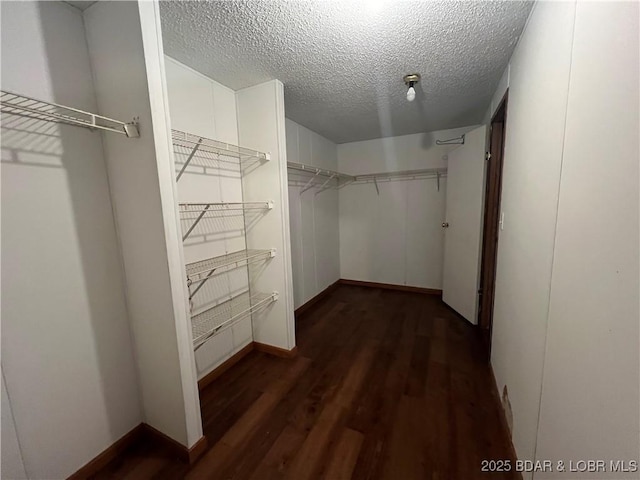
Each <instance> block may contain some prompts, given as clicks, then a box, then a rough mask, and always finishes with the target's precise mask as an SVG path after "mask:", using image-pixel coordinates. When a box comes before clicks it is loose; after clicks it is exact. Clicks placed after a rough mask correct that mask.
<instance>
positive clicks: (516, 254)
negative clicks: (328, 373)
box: [492, 2, 575, 459]
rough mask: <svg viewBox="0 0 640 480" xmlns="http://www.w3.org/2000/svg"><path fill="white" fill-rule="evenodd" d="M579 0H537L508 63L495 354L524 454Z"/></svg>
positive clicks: (529, 449) (535, 401) (531, 443)
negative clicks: (556, 0) (551, 0)
mask: <svg viewBox="0 0 640 480" xmlns="http://www.w3.org/2000/svg"><path fill="white" fill-rule="evenodd" d="M574 10H575V5H574V4H572V3H546V2H541V3H538V4H536V5H535V6H534V7H533V13H532V14H531V16H530V18H529V22H528V24H527V27H526V29H525V31H524V33H523V35H522V37H521V39H520V42H519V44H518V46H517V47H516V50H515V52H514V54H513V56H512V58H511V61H510V64H509V103H508V111H507V129H506V139H505V147H504V155H505V157H504V167H503V180H502V198H501V210H502V212H504V230H503V231H501V232H500V236H499V240H498V259H497V272H496V293H495V303H494V317H493V340H492V363H493V369H494V372H495V375H496V379H497V382H498V386H499V388H500V391H502V387H503V385H505V384H506V385H507V387H508V391H509V398H510V402H511V406H512V409H513V417H514V422H513V443H514V446H515V448H516V451H517V453H518V456H519V457H520V458H524V459H532V458H533V456H534V451H535V443H536V431H537V421H538V412H539V406H540V389H541V385H542V366H543V358H544V348H545V338H546V330H547V313H548V304H549V294H550V283H551V262H552V260H553V244H554V237H555V226H556V213H557V203H558V188H559V182H560V164H561V156H562V141H563V131H564V122H565V115H566V103H567V88H568V83H569V70H570V63H571V42H572V31H573V18H574ZM505 86H506V85H504V84H502V87H503V88H504V87H505ZM498 97H500V98H501V97H502V92H499V93H498V94H497V95H496V96H495V98H496V99H497V98H498ZM498 101H499V100H497V101H495V102H493V103H494V107H497V104H498Z"/></svg>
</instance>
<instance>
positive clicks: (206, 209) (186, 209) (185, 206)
mask: <svg viewBox="0 0 640 480" xmlns="http://www.w3.org/2000/svg"><path fill="white" fill-rule="evenodd" d="M178 208H179V211H180V218H182V219H188V218H189V215H195V219H194V221H193V223H192V224H191V225H190V226H189V228H188V229H187V231H186V233H184V234H183V235H182V241H183V242H184V241H185V240H186V239H187V238H188V237H189V235H190V234H191V232H193V229H194V228H196V226H197V225H198V223H199V222H200V220H202V218H203V217H204V216H205V215H206V214H207V213H218V212H229V211H234V210H235V211H242V212H244V211H246V210H271V209H273V202H272V201H266V202H229V203H226V202H220V203H180V204H178Z"/></svg>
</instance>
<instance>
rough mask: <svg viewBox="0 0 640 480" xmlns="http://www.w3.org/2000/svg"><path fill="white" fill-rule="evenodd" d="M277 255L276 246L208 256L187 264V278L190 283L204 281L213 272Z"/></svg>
mask: <svg viewBox="0 0 640 480" xmlns="http://www.w3.org/2000/svg"><path fill="white" fill-rule="evenodd" d="M275 255H276V250H275V248H272V249H268V250H257V249H247V250H240V251H238V252H233V253H228V254H226V255H220V256H217V257H212V258H207V259H205V260H200V261H198V262H193V263H189V264H187V278H188V280H189V282H190V283H197V282H202V281H203V280H206V279H207V278H209V277H210V276H211V274H212V273H215V274H221V273H227V272H229V271H231V270H234V269H236V268H240V267H245V266H247V265H249V264H251V263H255V262H259V261H262V260H267V259H269V258H273V257H275Z"/></svg>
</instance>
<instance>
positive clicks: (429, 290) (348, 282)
mask: <svg viewBox="0 0 640 480" xmlns="http://www.w3.org/2000/svg"><path fill="white" fill-rule="evenodd" d="M337 283H338V284H342V285H355V286H358V287H370V288H382V289H385V290H399V291H401V292H414V293H424V294H426V295H439V296H442V290H438V289H435V288H423V287H411V286H409V285H394V284H391V283H377V282H364V281H362V280H347V279H345V278H341V279H340V280H338V282H337Z"/></svg>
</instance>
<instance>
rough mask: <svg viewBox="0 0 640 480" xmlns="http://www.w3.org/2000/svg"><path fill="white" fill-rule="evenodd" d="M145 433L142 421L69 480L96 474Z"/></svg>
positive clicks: (79, 479) (80, 479) (77, 479)
mask: <svg viewBox="0 0 640 480" xmlns="http://www.w3.org/2000/svg"><path fill="white" fill-rule="evenodd" d="M144 435H145V431H144V426H143V424H142V423H141V424H140V425H138V426H137V427H134V428H133V429H132V430H131V431H129V432H128V433H126V434H124V435H123V436H122V437H121V438H119V439H118V440H116V441H115V442H114V443H113V444H112V445H111V446H109V447H107V448H106V449H105V450H104V451H102V452H101V453H99V454H98V456H96V457H95V458H94V459H93V460H91V461H89V462H88V463H87V464H86V465H84V466H83V467H81V468H80V469H79V470H78V471H77V472H75V473H73V474H71V475H70V476H69V478H68V479H67V480H83V479H85V478H89V477H91V476H93V475H95V474H96V473H98V472H99V471H100V470H102V469H103V468H104V467H106V466H107V465H108V464H109V462H111V461H112V460H113V459H114V458H117V457H118V456H119V455H120V454H122V453H123V452H124V451H125V450H126V449H127V448H129V447H130V446H131V445H133V444H135V443H137V442H138V441H140V440H141V439H142V437H143V436H144Z"/></svg>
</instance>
